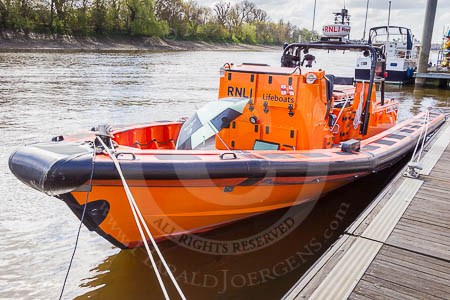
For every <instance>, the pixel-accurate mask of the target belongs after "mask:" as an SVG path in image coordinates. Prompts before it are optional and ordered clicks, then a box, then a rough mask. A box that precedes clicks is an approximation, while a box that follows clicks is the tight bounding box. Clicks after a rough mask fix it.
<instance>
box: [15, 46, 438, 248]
mask: <svg viewBox="0 0 450 300" xmlns="http://www.w3.org/2000/svg"><path fill="white" fill-rule="evenodd" d="M313 48H318V49H351V50H361V51H368V52H369V53H370V55H371V57H372V69H371V79H370V81H368V82H353V80H351V79H348V78H338V77H335V76H332V75H330V74H327V73H326V72H325V71H310V70H308V68H304V67H303V66H302V60H301V58H302V57H301V55H302V53H305V52H307V51H308V50H309V49H313ZM383 62H384V61H383V56H382V53H381V52H380V51H379V49H377V48H374V47H372V46H370V45H352V44H343V43H342V44H324V43H317V44H314V43H312V44H311V43H309V44H300V43H299V44H291V45H288V46H287V47H285V49H284V52H283V57H282V66H281V67H270V66H267V65H255V64H241V65H229V64H227V65H225V67H224V68H222V70H221V78H220V90H219V100H217V101H215V102H211V103H210V104H209V105H208V104H207V106H206V108H205V109H201V110H199V111H198V112H196V113H195V114H194V115H193V116H192V117H191V118H189V119H187V120H186V119H181V120H178V121H173V122H166V121H164V122H149V123H145V124H132V125H129V126H125V127H111V128H106V127H102V128H97V129H96V130H94V131H86V132H82V133H78V134H76V135H72V136H64V137H62V136H60V137H57V138H55V139H54V140H53V141H52V142H48V143H41V144H33V145H29V146H24V147H21V148H19V149H18V150H17V151H16V152H14V153H13V154H12V155H11V157H10V160H9V167H10V169H11V171H12V172H13V173H14V175H15V176H16V177H18V178H19V179H20V180H21V181H22V182H24V183H25V184H27V185H29V186H31V187H33V188H35V189H37V190H39V191H41V192H44V193H46V194H49V195H53V196H55V197H57V198H59V199H61V200H63V201H64V202H65V203H67V205H68V206H69V208H70V209H71V210H72V211H73V212H74V213H75V214H76V215H77V216H78V217H80V216H81V213H82V211H83V209H86V216H85V218H84V224H85V225H86V226H87V227H88V228H89V229H90V230H94V231H96V232H97V233H98V234H100V235H101V236H103V237H104V238H106V239H107V240H108V241H110V242H111V243H113V244H114V245H116V246H118V247H120V248H133V247H136V246H140V245H141V243H142V240H141V238H140V235H139V232H138V229H137V227H136V224H135V222H134V219H133V215H132V212H131V209H130V207H129V204H128V200H127V196H126V193H125V191H124V187H123V185H122V181H121V179H120V177H119V174H118V172H117V170H116V168H115V167H114V164H113V162H112V160H111V157H110V156H108V155H107V154H106V153H105V152H104V151H103V150H104V149H103V148H102V145H100V144H98V143H96V142H95V141H96V138H101V139H102V141H103V142H104V143H105V144H107V145H109V146H110V147H111V148H114V152H115V154H114V155H115V156H116V158H117V159H118V160H119V161H120V167H121V169H122V171H123V175H124V177H125V179H126V182H127V184H128V186H129V187H130V190H131V193H132V194H133V197H134V199H135V200H136V203H137V206H138V207H139V209H140V211H141V212H142V215H143V217H144V219H145V221H146V223H147V225H148V227H149V228H150V231H151V233H152V235H153V236H154V237H155V238H156V239H159V240H161V239H167V238H172V237H175V236H179V235H181V234H185V233H192V232H199V231H204V230H209V229H212V228H215V227H217V226H222V225H224V224H226V223H229V222H233V221H236V220H239V219H242V218H246V217H250V216H252V215H255V214H259V213H263V212H267V211H270V210H275V209H280V208H284V207H288V206H292V205H296V204H300V203H304V202H307V201H311V200H313V199H317V198H318V197H320V195H322V194H324V193H327V192H330V191H332V190H334V189H336V188H339V187H341V186H343V185H345V184H347V183H349V182H352V181H354V180H355V179H357V178H358V177H361V176H366V175H369V174H372V173H374V172H377V171H379V170H381V169H384V168H386V167H389V166H392V165H393V164H394V163H396V162H397V161H399V160H400V159H401V158H403V157H404V156H406V155H408V154H409V153H410V152H411V150H412V149H413V148H414V146H415V144H416V142H417V140H418V139H419V135H420V132H421V131H422V129H423V127H424V126H428V130H427V132H428V133H431V132H433V131H434V130H435V129H436V128H437V127H438V126H440V125H441V124H442V123H443V122H444V116H443V115H442V114H441V113H439V112H435V111H431V112H430V113H429V121H428V122H427V124H424V123H423V122H422V120H423V118H424V114H425V113H422V114H419V115H417V116H415V117H413V118H411V119H408V120H406V121H404V122H402V123H400V124H396V120H397V110H398V103H397V102H396V101H395V100H391V99H385V98H384V89H383V84H384V83H383ZM377 82H378V84H380V86H381V87H382V88H381V98H380V99H377V97H376V93H375V88H376V84H377ZM99 129H103V132H106V133H107V134H99V133H98V132H99ZM106 129H108V130H106ZM91 174H92V180H90V177H91ZM88 192H89V195H88V201H87V203H86V204H85V201H86V197H87V193H88Z"/></svg>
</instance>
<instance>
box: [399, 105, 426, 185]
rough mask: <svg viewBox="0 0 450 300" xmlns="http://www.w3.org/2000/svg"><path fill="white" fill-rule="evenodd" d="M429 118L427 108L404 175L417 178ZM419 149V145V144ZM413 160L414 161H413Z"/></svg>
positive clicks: (420, 167)
mask: <svg viewBox="0 0 450 300" xmlns="http://www.w3.org/2000/svg"><path fill="white" fill-rule="evenodd" d="M429 119H430V109H427V111H426V112H425V116H424V120H423V126H422V128H421V130H420V134H419V138H418V139H417V143H416V146H415V147H414V151H413V155H412V157H411V161H410V162H409V163H408V168H407V170H406V172H405V174H404V176H406V177H410V178H418V177H419V174H420V172H419V171H418V170H422V166H421V165H420V160H421V158H422V153H423V149H424V146H425V140H426V139H427V134H428V122H429ZM420 142H422V145H421V146H420V149H419V145H420V144H421V143H420ZM418 149H419V154H418V155H417V158H416V159H415V156H416V152H417V150H418ZM414 160H415V161H414Z"/></svg>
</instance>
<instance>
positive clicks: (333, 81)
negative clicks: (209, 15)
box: [216, 43, 397, 150]
mask: <svg viewBox="0 0 450 300" xmlns="http://www.w3.org/2000/svg"><path fill="white" fill-rule="evenodd" d="M312 48H318V49H354V50H361V51H366V52H367V53H368V56H372V57H373V65H374V68H373V72H372V76H371V80H369V81H367V82H354V80H353V78H342V77H336V76H334V75H332V74H330V73H327V72H326V71H324V70H319V71H311V70H309V69H308V68H306V67H304V62H305V60H304V59H302V55H303V56H307V55H310V54H309V53H308V51H309V49H312ZM382 58H383V56H382V54H381V51H380V50H379V49H376V48H374V47H372V46H365V45H359V46H358V45H350V44H344V43H343V44H323V43H317V44H314V43H312V44H301V43H299V44H291V45H288V46H287V47H286V48H285V49H284V52H283V56H282V64H281V66H280V67H271V66H268V65H264V64H245V63H244V64H239V65H229V64H227V65H225V66H224V68H223V69H222V72H221V77H220V90H219V98H223V99H226V98H228V97H244V98H248V106H247V107H246V108H245V109H244V112H243V113H242V115H240V116H239V117H237V118H236V119H235V120H233V121H232V122H231V123H230V126H229V127H228V128H224V129H222V130H221V131H220V132H219V133H218V136H217V137H216V148H217V149H233V150H252V149H253V150H297V149H298V150H300V149H302V150H303V149H317V148H331V147H333V146H336V145H339V143H340V142H343V141H346V140H350V139H364V138H367V137H369V136H372V135H375V134H377V133H379V132H381V131H382V130H385V129H387V128H389V127H391V126H393V125H394V124H395V120H396V113H397V105H396V104H395V103H394V102H393V101H392V102H391V101H389V100H386V99H384V91H383V93H382V96H381V98H380V99H377V97H376V87H375V81H383V77H382V76H383V74H382V73H383V70H382V62H383V59H382ZM377 66H378V69H377V70H378V72H377V70H376V67H377ZM377 74H378V75H377ZM383 90H384V89H383Z"/></svg>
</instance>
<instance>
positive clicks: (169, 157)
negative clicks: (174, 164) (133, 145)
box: [155, 154, 201, 160]
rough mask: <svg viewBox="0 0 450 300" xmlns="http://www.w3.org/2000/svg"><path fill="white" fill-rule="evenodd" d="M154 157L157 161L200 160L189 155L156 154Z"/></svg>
mask: <svg viewBox="0 0 450 300" xmlns="http://www.w3.org/2000/svg"><path fill="white" fill-rule="evenodd" d="M155 157H156V158H157V159H159V160H201V158H200V157H198V156H196V155H189V154H158V155H155Z"/></svg>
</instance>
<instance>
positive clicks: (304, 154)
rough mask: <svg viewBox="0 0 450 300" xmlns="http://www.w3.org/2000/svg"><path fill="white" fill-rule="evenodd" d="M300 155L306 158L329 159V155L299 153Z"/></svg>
mask: <svg viewBox="0 0 450 300" xmlns="http://www.w3.org/2000/svg"><path fill="white" fill-rule="evenodd" d="M300 155H303V156H308V157H330V156H329V155H326V154H322V153H300Z"/></svg>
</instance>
